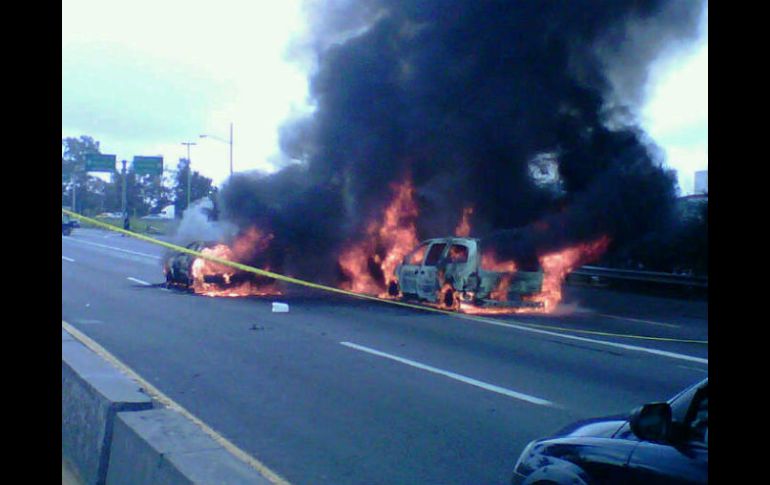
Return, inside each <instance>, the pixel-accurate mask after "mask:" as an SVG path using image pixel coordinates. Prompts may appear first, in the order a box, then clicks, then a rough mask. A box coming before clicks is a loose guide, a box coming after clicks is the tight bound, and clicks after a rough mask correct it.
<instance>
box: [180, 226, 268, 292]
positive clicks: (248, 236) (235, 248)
mask: <svg viewBox="0 0 770 485" xmlns="http://www.w3.org/2000/svg"><path fill="white" fill-rule="evenodd" d="M272 239H273V235H272V234H265V233H263V232H262V231H260V230H259V229H257V228H256V227H252V228H250V229H248V230H247V231H245V232H243V233H242V234H241V235H240V236H238V237H237V238H236V239H235V240H234V241H233V242H232V244H231V245H229V246H228V245H226V244H217V245H215V246H213V247H211V248H204V249H202V250H201V253H203V254H205V255H208V256H214V257H217V258H219V259H224V260H227V261H233V262H243V261H247V260H249V259H251V258H253V257H254V256H255V255H258V254H259V253H261V252H263V251H264V250H265V249H267V247H268V246H269V245H270V241H271V240H272ZM263 269H265V270H267V271H269V270H270V268H269V267H265V268H263ZM192 276H193V285H192V288H193V290H194V291H195V293H198V294H201V295H206V296H230V297H236V296H250V295H277V294H281V291H280V290H279V289H278V287H277V285H276V283H275V282H274V281H263V280H264V278H261V277H253V278H252V277H251V276H252V275H251V274H248V273H244V272H242V271H239V270H237V269H235V268H231V267H229V266H224V265H222V264H218V263H215V262H213V261H209V260H207V259H204V258H196V259H195V260H194V261H193V264H192ZM244 276H247V277H246V278H244ZM239 279H240V280H242V281H240V282H238V280H239Z"/></svg>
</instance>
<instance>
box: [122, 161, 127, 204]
mask: <svg viewBox="0 0 770 485" xmlns="http://www.w3.org/2000/svg"><path fill="white" fill-rule="evenodd" d="M121 163H122V164H123V170H122V171H121V173H122V174H123V197H122V207H123V217H124V218H125V217H126V216H128V203H127V202H128V197H127V194H128V192H127V190H126V185H127V184H128V177H126V161H125V160H123V161H122V162H121Z"/></svg>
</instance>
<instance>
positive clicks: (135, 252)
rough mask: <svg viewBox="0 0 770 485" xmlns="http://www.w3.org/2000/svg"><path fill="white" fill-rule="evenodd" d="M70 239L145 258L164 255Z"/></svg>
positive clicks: (158, 257)
mask: <svg viewBox="0 0 770 485" xmlns="http://www.w3.org/2000/svg"><path fill="white" fill-rule="evenodd" d="M68 241H74V242H78V243H82V244H90V245H91V246H98V247H100V248H105V249H112V250H113V251H120V252H122V253H128V254H135V255H137V256H144V257H145V258H152V259H163V258H162V257H160V256H156V255H154V254H147V253H140V252H138V251H131V250H130V249H123V248H116V247H114V246H107V245H106V244H99V243H95V242H91V241H84V240H82V239H68Z"/></svg>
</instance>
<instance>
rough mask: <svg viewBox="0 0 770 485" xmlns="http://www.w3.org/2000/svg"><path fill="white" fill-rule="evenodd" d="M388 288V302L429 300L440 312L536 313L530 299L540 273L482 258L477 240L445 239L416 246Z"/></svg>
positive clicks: (537, 290)
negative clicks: (391, 299) (480, 309)
mask: <svg viewBox="0 0 770 485" xmlns="http://www.w3.org/2000/svg"><path fill="white" fill-rule="evenodd" d="M394 276H395V280H394V281H391V282H390V284H389V287H388V294H389V295H390V296H391V297H397V296H400V297H402V298H406V299H417V300H427V301H428V302H431V303H438V304H440V305H442V306H444V307H449V308H456V307H458V306H460V305H462V304H470V305H474V306H478V307H514V308H527V307H529V308H538V307H541V306H542V302H539V301H533V300H529V299H528V297H531V296H533V295H536V294H538V293H540V292H541V290H542V285H543V270H542V268H541V267H540V266H539V265H538V266H537V267H533V268H527V270H526V271H525V270H522V269H518V268H516V267H515V264H514V263H513V262H508V263H505V264H498V263H496V262H495V261H494V258H492V257H490V256H487V255H482V252H481V244H480V241H479V240H478V239H474V238H467V237H446V238H437V239H428V240H426V241H423V242H422V243H420V244H419V245H418V246H417V247H416V248H415V249H414V250H413V251H412V252H411V253H409V254H408V255H407V256H406V257H405V258H404V259H403V261H402V262H401V264H399V265H398V266H397V267H396V270H395V275H394Z"/></svg>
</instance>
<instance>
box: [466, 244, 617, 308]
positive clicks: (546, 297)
mask: <svg viewBox="0 0 770 485" xmlns="http://www.w3.org/2000/svg"><path fill="white" fill-rule="evenodd" d="M609 243H610V238H609V237H607V236H601V237H599V238H598V239H596V240H594V241H590V242H587V243H581V244H576V245H574V246H571V247H568V248H565V249H562V250H561V251H557V252H554V253H549V254H546V255H543V256H540V258H539V260H540V266H542V267H543V285H542V289H541V291H540V293H538V294H536V295H533V296H531V297H528V298H526V300H527V301H530V302H537V303H540V304H541V305H542V306H540V307H539V308H530V307H523V308H499V307H492V308H484V307H477V306H474V305H471V304H470V303H467V302H461V303H460V309H461V311H463V312H465V313H473V314H485V315H502V314H511V313H551V312H553V311H554V310H555V309H556V306H557V305H558V304H559V302H560V301H561V298H562V284H563V283H564V279H565V278H566V277H567V275H568V274H569V273H570V272H571V271H572V270H574V269H575V268H577V267H579V266H582V265H584V264H586V263H589V262H591V261H595V260H596V259H598V258H599V256H601V255H602V253H604V251H606V250H607V247H608V246H609ZM482 267H483V268H484V269H490V270H492V271H515V270H516V269H515V268H516V265H515V263H514V262H513V261H502V262H501V261H498V260H497V259H496V258H495V255H494V253H491V252H489V253H485V254H484V255H482ZM511 268H512V269H511ZM510 279H511V277H510V275H506V276H503V278H501V279H500V281H499V282H498V284H497V287H496V288H495V290H494V291H492V293H491V295H490V296H491V298H492V299H495V300H505V298H506V293H507V289H508V286H509V285H510Z"/></svg>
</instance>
